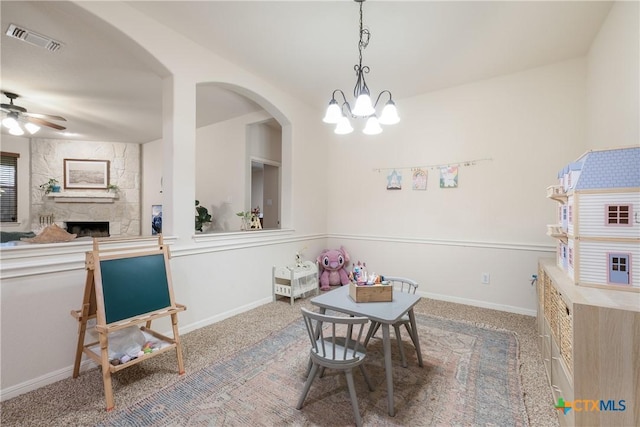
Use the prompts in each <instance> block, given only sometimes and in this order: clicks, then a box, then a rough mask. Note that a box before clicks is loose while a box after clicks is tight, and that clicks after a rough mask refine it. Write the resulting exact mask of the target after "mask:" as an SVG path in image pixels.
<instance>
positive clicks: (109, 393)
mask: <svg viewBox="0 0 640 427" xmlns="http://www.w3.org/2000/svg"><path fill="white" fill-rule="evenodd" d="M99 334H100V364H101V365H102V382H103V383H104V398H105V400H106V402H107V411H110V410H112V409H113V408H114V406H115V402H114V401H113V388H112V386H111V370H110V368H109V366H110V365H109V339H108V338H107V332H104V331H100V333H99Z"/></svg>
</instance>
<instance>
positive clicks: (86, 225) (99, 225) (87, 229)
mask: <svg viewBox="0 0 640 427" xmlns="http://www.w3.org/2000/svg"><path fill="white" fill-rule="evenodd" d="M65 224H66V227H67V233H71V234H77V237H84V236H91V237H109V221H67V222H65Z"/></svg>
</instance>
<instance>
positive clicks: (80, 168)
mask: <svg viewBox="0 0 640 427" xmlns="http://www.w3.org/2000/svg"><path fill="white" fill-rule="evenodd" d="M108 186H109V160H80V159H64V188H65V189H74V188H77V189H84V190H99V189H105V190H106V189H107V188H108Z"/></svg>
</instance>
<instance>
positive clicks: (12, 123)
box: [2, 116, 18, 129]
mask: <svg viewBox="0 0 640 427" xmlns="http://www.w3.org/2000/svg"><path fill="white" fill-rule="evenodd" d="M2 124H3V125H4V126H5V127H7V128H9V129H13V128H14V127H17V126H18V121H17V120H16V119H15V118H13V117H12V116H7V117H6V118H4V119H3V120H2Z"/></svg>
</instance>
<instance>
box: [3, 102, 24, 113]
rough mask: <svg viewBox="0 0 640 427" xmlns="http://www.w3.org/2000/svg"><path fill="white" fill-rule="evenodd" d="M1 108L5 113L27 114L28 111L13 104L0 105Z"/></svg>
mask: <svg viewBox="0 0 640 427" xmlns="http://www.w3.org/2000/svg"><path fill="white" fill-rule="evenodd" d="M0 106H1V107H2V110H3V111H17V112H19V113H26V112H27V109H26V108H24V107H20V106H19V105H13V104H4V103H3V104H0Z"/></svg>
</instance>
